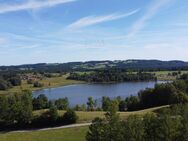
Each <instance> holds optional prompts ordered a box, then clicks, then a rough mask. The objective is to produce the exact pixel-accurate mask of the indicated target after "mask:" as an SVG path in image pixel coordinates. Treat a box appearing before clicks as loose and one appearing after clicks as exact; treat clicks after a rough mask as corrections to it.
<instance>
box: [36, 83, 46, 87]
mask: <svg viewBox="0 0 188 141" xmlns="http://www.w3.org/2000/svg"><path fill="white" fill-rule="evenodd" d="M43 86H44V85H43V84H42V83H39V82H35V83H34V84H33V87H43Z"/></svg>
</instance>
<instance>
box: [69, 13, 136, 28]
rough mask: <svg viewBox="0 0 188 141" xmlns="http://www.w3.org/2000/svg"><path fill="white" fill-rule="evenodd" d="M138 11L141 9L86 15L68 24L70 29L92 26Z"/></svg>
mask: <svg viewBox="0 0 188 141" xmlns="http://www.w3.org/2000/svg"><path fill="white" fill-rule="evenodd" d="M138 11H139V9H137V10H134V11H131V12H129V13H124V14H120V13H113V14H110V15H105V16H88V17H84V18H81V19H79V20H78V21H76V22H74V23H72V24H70V25H69V26H68V29H78V28H82V27H86V26H90V25H94V24H99V23H102V22H107V21H112V20H117V19H121V18H125V17H128V16H131V15H133V14H135V13H137V12H138Z"/></svg>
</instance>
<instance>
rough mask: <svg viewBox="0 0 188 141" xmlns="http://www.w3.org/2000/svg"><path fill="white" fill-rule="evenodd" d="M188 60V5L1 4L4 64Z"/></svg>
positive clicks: (0, 58) (151, 1)
mask: <svg viewBox="0 0 188 141" xmlns="http://www.w3.org/2000/svg"><path fill="white" fill-rule="evenodd" d="M126 59H158V60H183V61H188V0H0V65H18V64H34V63H63V62H73V61H90V60H126Z"/></svg>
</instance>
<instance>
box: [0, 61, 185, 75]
mask: <svg viewBox="0 0 188 141" xmlns="http://www.w3.org/2000/svg"><path fill="white" fill-rule="evenodd" d="M109 68H118V69H126V70H188V62H183V61H160V60H124V61H123V60H122V61H121V60H117V61H88V62H69V63H51V64H46V63H41V64H28V65H19V66H1V67H0V70H38V71H49V72H55V71H87V70H98V69H109Z"/></svg>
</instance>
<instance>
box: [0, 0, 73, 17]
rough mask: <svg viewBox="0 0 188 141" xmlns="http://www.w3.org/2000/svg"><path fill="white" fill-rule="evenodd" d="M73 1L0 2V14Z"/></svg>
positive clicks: (32, 0) (33, 0)
mask: <svg viewBox="0 0 188 141" xmlns="http://www.w3.org/2000/svg"><path fill="white" fill-rule="evenodd" d="M74 1H76V0H43V1H39V0H38V1H35V0H31V1H27V2H25V3H22V4H11V5H10V4H1V5H0V14H4V13H8V12H15V11H22V10H28V9H40V8H47V7H53V6H56V5H59V4H65V3H69V2H74Z"/></svg>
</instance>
